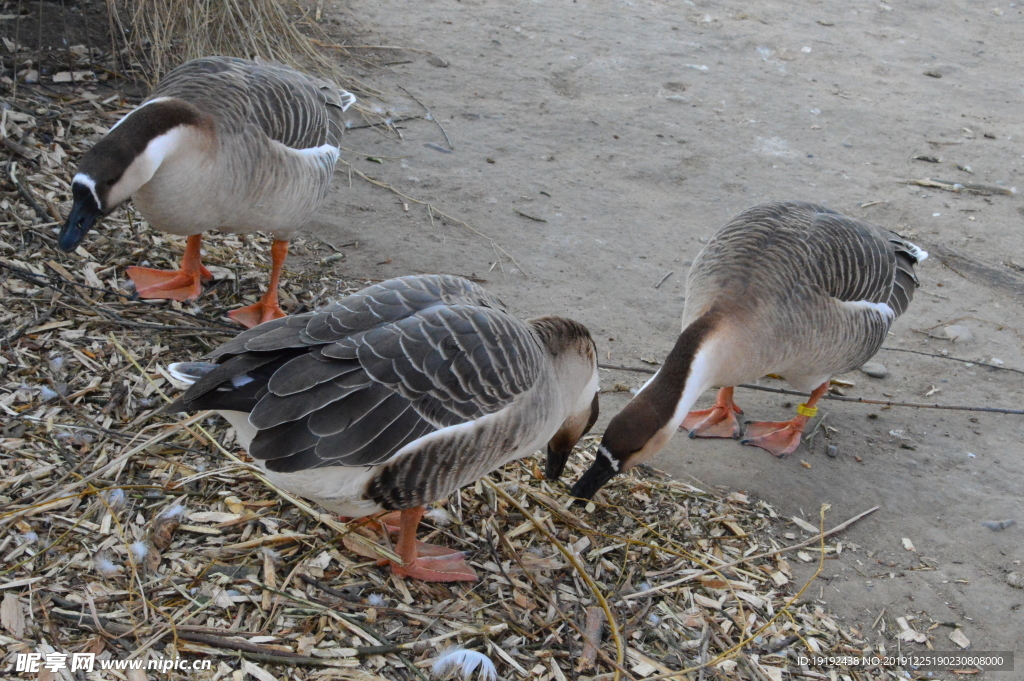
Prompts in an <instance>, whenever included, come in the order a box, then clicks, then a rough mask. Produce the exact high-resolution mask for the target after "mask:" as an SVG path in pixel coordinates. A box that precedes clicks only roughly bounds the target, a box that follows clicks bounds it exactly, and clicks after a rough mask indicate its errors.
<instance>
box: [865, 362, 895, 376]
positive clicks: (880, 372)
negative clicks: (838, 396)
mask: <svg viewBox="0 0 1024 681" xmlns="http://www.w3.org/2000/svg"><path fill="white" fill-rule="evenodd" d="M860 370H861V371H863V372H864V373H865V374H867V375H868V376H870V377H871V378H885V377H886V376H888V375H889V370H888V369H886V368H885V365H884V364H880V363H878V362H868V363H867V364H865V365H864V366H862V367H861V368H860Z"/></svg>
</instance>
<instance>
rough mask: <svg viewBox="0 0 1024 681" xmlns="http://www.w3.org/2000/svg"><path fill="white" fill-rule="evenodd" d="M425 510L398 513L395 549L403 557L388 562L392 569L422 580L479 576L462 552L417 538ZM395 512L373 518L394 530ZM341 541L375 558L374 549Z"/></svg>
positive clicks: (368, 556) (402, 574)
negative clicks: (417, 530) (397, 560)
mask: <svg viewBox="0 0 1024 681" xmlns="http://www.w3.org/2000/svg"><path fill="white" fill-rule="evenodd" d="M425 512H426V509H425V508H423V507H422V506H420V507H418V508H410V509H406V510H404V511H401V512H400V514H399V516H400V520H399V528H398V545H397V546H396V547H395V548H396V549H397V553H398V555H399V556H401V558H402V563H401V564H399V563H395V562H391V571H392V572H394V573H395V574H396V575H398V576H399V577H412V578H413V579H419V580H421V581H424V582H475V581H476V580H477V579H478V577H477V575H476V572H474V571H473V568H471V567H470V566H469V564H468V563H466V558H465V556H464V555H463V554H462V552H461V551H455V550H454V549H449V548H445V547H444V546H436V545H434V544H427V543H425V542H421V541H416V529H417V528H418V527H419V524H420V520H421V519H422V518H423V514H424V513H425ZM395 515H396V514H393V513H389V514H388V515H385V516H383V517H380V518H376V520H378V521H379V522H381V524H383V525H384V528H385V530H387V531H389V532H390V531H393V530H394V529H395V528H394V527H393V526H392V525H391V522H393V521H394V516H395ZM342 541H344V538H343V540H342ZM344 543H345V546H346V547H347V548H348V549H350V550H352V551H354V552H355V553H358V554H359V555H361V556H366V557H367V558H376V557H377V554H376V553H375V552H373V551H372V550H371V549H369V548H367V547H364V546H360V545H359V544H358V543H357V542H353V541H345V542H344ZM379 564H381V565H383V564H384V561H380V562H379Z"/></svg>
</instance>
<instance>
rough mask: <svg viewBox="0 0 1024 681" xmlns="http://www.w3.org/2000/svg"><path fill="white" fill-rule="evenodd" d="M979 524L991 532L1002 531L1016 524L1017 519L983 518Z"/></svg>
mask: <svg viewBox="0 0 1024 681" xmlns="http://www.w3.org/2000/svg"><path fill="white" fill-rule="evenodd" d="M981 524H982V525H984V526H985V527H987V528H988V529H990V530H992V531H993V532H1002V531H1003V530H1005V529H1006V528H1007V527H1013V526H1014V525H1016V524H1017V521H1016V520H1013V519H1012V518H1011V519H1009V520H983V521H982V522H981Z"/></svg>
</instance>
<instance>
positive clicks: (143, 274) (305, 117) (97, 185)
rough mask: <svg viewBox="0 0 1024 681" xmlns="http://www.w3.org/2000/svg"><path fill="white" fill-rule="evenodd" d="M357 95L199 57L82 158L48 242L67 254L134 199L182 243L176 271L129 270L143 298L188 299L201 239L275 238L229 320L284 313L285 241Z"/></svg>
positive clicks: (270, 67) (198, 273)
mask: <svg viewBox="0 0 1024 681" xmlns="http://www.w3.org/2000/svg"><path fill="white" fill-rule="evenodd" d="M354 102H355V97H354V96H353V95H352V94H351V93H349V92H346V91H345V90H340V89H338V86H337V85H335V84H334V83H330V82H328V81H326V80H321V79H318V78H314V77H312V76H309V75H307V74H304V73H301V72H299V71H296V70H294V69H292V68H289V67H287V66H282V65H278V64H271V63H264V62H255V61H249V60H247V59H236V58H233V57H204V58H202V59H195V60H192V61H189V62H186V63H185V64H182V65H181V66H179V67H178V68H176V69H174V70H173V71H171V73H169V74H168V75H167V77H166V78H164V79H163V80H162V81H161V82H160V83H159V84H157V86H156V88H155V89H154V90H153V93H152V94H151V95H150V96H149V98H148V99H147V100H146V101H145V102H143V103H142V105H141V106H139V107H138V108H137V109H135V110H134V111H132V112H130V113H129V114H127V115H126V116H124V117H123V118H122V119H121V120H119V121H118V122H117V123H116V124H115V125H114V127H112V128H111V129H110V132H109V133H107V135H106V136H104V137H103V139H101V140H100V141H99V142H97V143H96V145H95V146H93V147H92V148H91V149H89V151H87V152H86V153H85V154H84V155H83V157H82V160H81V162H80V163H79V166H78V171H77V173H76V175H75V176H74V178H73V180H72V183H71V193H72V198H73V199H74V201H73V204H72V207H71V212H70V214H69V215H68V219H67V221H66V222H65V223H64V225H63V227H62V229H61V231H60V236H59V238H58V246H59V247H60V248H61V249H62V250H64V251H66V252H71V251H73V250H75V248H77V247H78V245H79V243H81V241H82V239H83V238H84V237H85V235H86V233H87V232H88V231H89V230H90V229H91V228H92V226H93V225H94V224H95V223H96V221H97V220H98V219H100V218H101V217H103V216H104V215H107V214H108V213H110V212H111V211H112V210H114V208H116V207H117V206H119V205H120V204H121V203H123V202H124V201H126V200H127V199H128V198H129V197H134V199H135V205H136V207H137V208H138V210H139V212H141V213H142V215H143V216H144V217H145V218H146V219H147V220H148V221H149V222H150V224H152V225H153V226H154V227H156V228H157V229H159V230H162V231H164V232H169V233H171V234H177V235H181V236H186V237H188V239H187V242H186V247H185V254H184V257H183V259H182V263H181V268H180V269H179V270H177V271H174V272H168V271H163V270H155V269H149V268H145V267H129V268H128V276H129V277H130V278H131V279H132V281H133V282H135V288H136V291H137V292H138V295H139V297H141V298H162V299H171V300H179V301H184V300H192V299H194V298H197V297H198V296H199V294H200V293H202V282H204V281H209V280H211V279H212V278H213V277H212V275H211V274H210V271H209V270H207V269H206V268H205V267H203V265H202V262H201V258H200V244H201V239H202V233H203V232H205V231H208V230H217V231H221V232H234V233H239V232H252V231H255V230H265V231H267V232H270V233H271V234H272V235H273V237H274V243H273V246H272V247H271V256H272V259H273V268H272V271H271V275H270V284H269V286H268V287H267V290H266V293H265V294H264V295H263V297H262V298H261V299H260V300H259V302H257V303H256V304H254V305H249V306H247V307H243V308H240V309H237V310H233V311H232V312H231V313H229V316H230V317H231V318H232V319H234V320H235V321H237V322H239V323H241V324H242V325H244V326H246V327H249V328H251V327H253V326H256V325H257V324H260V323H261V322H265V321H270V320H271V319H277V318H279V317H283V316H284V312H283V311H282V310H281V307H280V305H279V303H278V298H277V288H278V282H279V280H280V277H281V268H282V266H283V265H284V261H285V258H286V257H287V255H288V240H289V239H290V238H291V235H292V234H293V233H294V232H295V231H296V230H297V229H299V228H300V227H302V226H303V225H304V224H305V223H306V222H307V221H308V220H309V219H310V218H311V217H312V215H313V214H314V213H315V212H316V211H317V209H319V208H320V205H321V204H322V203H323V202H324V199H325V198H326V197H327V191H328V189H329V187H330V184H331V178H332V176H333V175H334V166H335V163H336V162H337V160H338V155H339V148H338V140H339V137H340V135H341V132H342V129H343V128H344V122H343V120H342V116H341V114H342V112H344V111H345V110H346V109H348V107H350V106H351V105H352V104H353V103H354Z"/></svg>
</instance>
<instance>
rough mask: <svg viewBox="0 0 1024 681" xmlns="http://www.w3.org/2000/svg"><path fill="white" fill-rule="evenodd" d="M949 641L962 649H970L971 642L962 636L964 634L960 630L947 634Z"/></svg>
mask: <svg viewBox="0 0 1024 681" xmlns="http://www.w3.org/2000/svg"><path fill="white" fill-rule="evenodd" d="M949 640H950V641H952V642H953V643H955V644H957V645H958V646H960V647H961V648H964V649H966V648H970V647H971V640H970V639H969V638H967V637H966V636H965V635H964V632H963V631H962V630H960V629H954V630H953V631H951V632H949Z"/></svg>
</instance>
